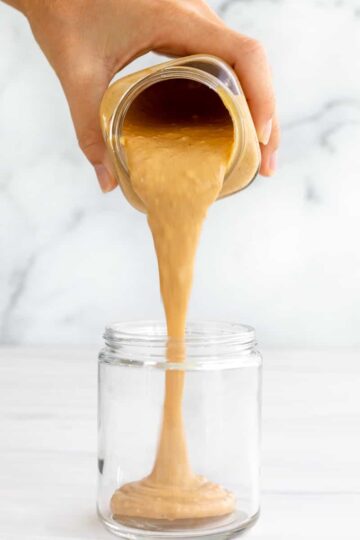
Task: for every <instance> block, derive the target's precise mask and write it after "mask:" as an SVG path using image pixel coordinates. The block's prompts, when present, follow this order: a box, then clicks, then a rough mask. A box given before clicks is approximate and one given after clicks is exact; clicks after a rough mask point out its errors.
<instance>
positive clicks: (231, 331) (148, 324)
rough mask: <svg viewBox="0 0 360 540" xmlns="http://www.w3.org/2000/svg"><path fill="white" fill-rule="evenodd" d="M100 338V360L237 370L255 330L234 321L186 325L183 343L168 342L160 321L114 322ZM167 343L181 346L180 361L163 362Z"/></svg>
mask: <svg viewBox="0 0 360 540" xmlns="http://www.w3.org/2000/svg"><path fill="white" fill-rule="evenodd" d="M103 337H104V340H105V344H106V347H105V348H104V349H102V351H101V352H100V356H99V357H100V360H103V361H105V362H107V363H117V364H122V365H124V364H126V365H136V366H138V367H139V366H140V367H141V366H153V367H158V368H161V369H177V370H179V369H180V370H189V369H190V370H192V369H219V368H220V369H222V368H224V367H239V366H243V365H245V364H246V365H248V362H249V358H248V357H249V353H250V352H252V351H254V350H256V349H255V348H256V338H255V330H254V328H252V327H251V326H248V325H244V324H240V323H234V322H218V321H192V322H189V323H188V324H187V325H186V335H185V340H184V341H182V340H178V341H177V340H173V339H171V340H169V339H168V337H167V333H166V324H165V323H164V322H161V321H156V320H143V321H128V322H115V323H112V324H109V325H107V326H106V328H105V332H104V335H103ZM169 343H170V344H171V345H174V344H175V345H176V344H177V343H178V344H181V345H183V346H184V349H183V350H185V352H184V360H183V361H181V362H170V361H168V360H167V359H166V352H167V348H168V345H169ZM252 363H253V360H252Z"/></svg>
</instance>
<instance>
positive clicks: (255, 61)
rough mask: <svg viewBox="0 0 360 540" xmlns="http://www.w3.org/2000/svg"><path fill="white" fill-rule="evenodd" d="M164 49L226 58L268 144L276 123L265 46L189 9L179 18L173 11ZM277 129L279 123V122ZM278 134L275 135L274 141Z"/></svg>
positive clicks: (167, 27) (163, 37)
mask: <svg viewBox="0 0 360 540" xmlns="http://www.w3.org/2000/svg"><path fill="white" fill-rule="evenodd" d="M170 15H171V17H170V16H169V19H168V23H167V25H165V33H163V35H162V45H161V46H160V47H161V48H162V50H165V51H170V52H172V54H196V53H207V54H214V55H216V56H219V57H220V58H223V59H224V60H225V61H227V62H228V63H229V64H230V65H231V66H232V67H233V68H234V70H235V72H236V74H237V76H238V77H239V80H240V83H241V86H242V88H243V91H244V94H245V96H246V99H247V102H248V104H249V108H250V111H251V115H252V118H253V121H254V124H255V128H256V131H257V134H258V139H259V141H260V142H261V143H262V144H263V145H267V144H268V143H269V141H270V139H271V134H272V131H273V129H274V127H273V124H274V123H275V121H276V120H275V118H274V113H275V96H274V90H273V85H272V78H271V71H270V67H269V64H268V61H267V57H266V53H265V51H264V49H263V47H262V45H261V44H260V43H259V42H258V41H256V40H253V39H250V38H248V37H246V36H243V35H241V34H238V33H237V32H234V31H233V30H231V29H229V28H227V27H225V26H224V25H223V24H221V23H217V22H216V20H214V19H209V18H208V17H201V16H199V15H198V14H197V13H194V12H190V11H189V10H187V11H186V10H184V9H183V10H182V13H181V14H180V15H179V13H177V14H176V15H177V16H176V17H175V16H174V13H172V14H171V13H170ZM276 122H277V121H276ZM276 130H277V132H278V125H276ZM277 136H278V134H275V135H274V140H276V137H277Z"/></svg>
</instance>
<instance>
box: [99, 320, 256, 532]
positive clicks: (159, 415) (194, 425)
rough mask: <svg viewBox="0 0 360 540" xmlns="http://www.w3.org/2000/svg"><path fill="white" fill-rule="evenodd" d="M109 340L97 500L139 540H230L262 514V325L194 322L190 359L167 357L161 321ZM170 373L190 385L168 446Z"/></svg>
mask: <svg viewBox="0 0 360 540" xmlns="http://www.w3.org/2000/svg"><path fill="white" fill-rule="evenodd" d="M104 337H105V343H106V346H105V348H104V349H102V351H101V352H100V355H99V451H98V475H99V482H98V501H97V505H98V513H99V516H100V519H101V520H102V521H103V522H104V524H105V526H106V527H107V528H108V529H110V530H111V531H112V532H113V533H115V534H117V535H118V536H120V537H122V538H128V539H132V540H134V539H137V538H139V539H140V538H163V539H170V538H182V539H185V538H195V537H196V538H216V539H222V538H224V539H225V538H230V537H231V536H232V534H236V533H237V532H239V531H240V530H242V529H245V528H246V527H248V526H250V525H251V524H252V523H253V522H254V521H255V520H256V517H257V515H258V512H259V436H260V433H259V431H260V428H259V418H260V388H261V356H260V353H259V352H258V350H257V349H256V344H255V334H254V330H253V329H252V328H250V327H248V326H243V325H240V324H232V323H212V322H203V323H192V324H189V325H188V327H187V332H186V343H185V352H184V353H183V358H182V360H183V361H181V362H169V361H167V348H168V346H169V345H168V343H167V337H166V329H165V326H164V325H163V324H162V323H159V322H136V323H121V324H114V325H111V326H109V327H107V329H106V331H105V336H104ZM182 350H183V351H184V348H183V349H182ZM172 358H174V355H172ZM169 378H170V379H173V381H172V382H174V381H177V382H176V387H179V388H180V387H181V403H180V410H179V411H177V412H175V413H174V411H172V412H171V414H172V419H171V418H170V423H171V422H173V421H174V418H175V421H174V425H173V424H171V425H170V428H169V429H168V431H167V434H168V438H167V439H166V441H167V442H165V443H164V429H165V428H166V422H167V415H168V411H167V409H168V408H169V407H167V406H165V409H164V392H165V385H166V384H167V383H168V381H169ZM179 385H180V386H179ZM171 388H172V389H173V388H174V386H173V385H172V387H171ZM172 391H173V390H172ZM166 411H167V412H166ZM175 424H176V425H175ZM164 426H165V428H164ZM159 440H160V441H161V442H160V443H159ZM169 441H170V442H169ZM164 444H165V446H168V448H167V449H166V448H165V453H166V450H169V452H168V457H166V459H165V461H164ZM171 444H174V445H175V446H174V448H175V452H174V451H173V449H172V447H171ZM169 445H170V446H169ZM179 446H180V447H181V448H180V450H179V448H178V447H179ZM178 451H179V454H178V455H176V456H175V458H174V454H176V453H177V452H178ZM169 456H170V457H169ZM171 456H172V457H171ZM161 459H162V463H161V464H160V465H159V462H160V460H161ZM185 461H186V463H185ZM160 466H161V474H160V473H159V469H160ZM167 468H168V470H167ZM167 473H168V474H167ZM178 473H179V474H178Z"/></svg>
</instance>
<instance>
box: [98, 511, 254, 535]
mask: <svg viewBox="0 0 360 540" xmlns="http://www.w3.org/2000/svg"><path fill="white" fill-rule="evenodd" d="M98 515H99V518H100V520H101V522H102V523H103V525H104V526H105V527H106V528H107V529H108V530H109V531H110V532H111V533H113V534H115V535H116V536H118V537H120V538H124V539H125V540H145V539H148V540H173V539H174V538H179V539H184V540H185V539H190V538H199V539H200V538H201V539H203V540H207V539H211V540H226V539H229V538H233V537H234V536H235V535H237V534H239V533H240V532H243V531H245V530H246V529H248V528H249V527H252V526H253V525H254V524H255V523H256V521H257V519H258V517H259V511H258V512H256V514H254V515H252V516H250V515H248V514H247V513H245V512H242V511H241V510H236V511H235V512H233V513H232V514H230V515H228V516H225V517H222V518H198V519H181V520H174V521H168V520H146V519H138V518H123V519H122V520H121V522H120V521H117V520H115V519H113V518H108V517H105V516H103V515H102V514H101V512H100V511H99V509H98Z"/></svg>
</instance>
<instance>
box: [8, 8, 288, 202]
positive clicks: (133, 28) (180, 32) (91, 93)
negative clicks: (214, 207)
mask: <svg viewBox="0 0 360 540" xmlns="http://www.w3.org/2000/svg"><path fill="white" fill-rule="evenodd" d="M5 1H6V3H8V4H10V5H12V6H13V7H15V8H17V9H19V10H20V11H22V12H23V13H24V15H25V16H26V17H27V18H28V20H29V23H30V26H31V29H32V31H33V34H34V36H35V38H36V40H37V42H38V44H39V45H40V47H41V49H42V50H43V52H44V54H45V55H46V57H47V59H48V61H49V62H50V64H51V65H52V67H53V68H54V70H55V72H56V73H57V75H58V77H59V79H60V82H61V84H62V87H63V89H64V92H65V95H66V98H67V101H68V103H69V107H70V111H71V115H72V119H73V122H74V126H75V130H76V134H77V138H78V141H79V145H80V148H81V149H82V151H83V152H84V154H85V155H86V157H87V158H88V160H89V161H90V162H91V163H92V165H93V166H94V167H95V170H96V173H97V176H98V179H99V183H100V187H101V189H102V190H103V191H104V192H108V191H111V190H112V189H114V188H115V187H117V182H116V180H115V177H114V175H113V172H112V168H111V165H110V160H109V158H108V156H107V152H106V147H105V144H104V141H103V138H102V134H101V129H100V123H99V106H100V102H101V99H102V97H103V95H104V92H105V90H106V88H107V87H108V85H109V83H110V81H111V79H112V78H113V77H114V75H115V74H116V73H117V72H118V71H120V70H121V69H122V68H123V67H125V66H126V65H127V64H128V63H129V62H131V61H132V60H134V59H135V58H137V57H138V56H141V55H142V54H144V53H146V52H148V51H154V52H158V53H161V54H168V55H171V56H186V55H190V54H197V53H207V54H212V55H215V56H219V57H220V58H222V59H224V60H225V61H226V62H228V63H229V64H230V65H231V66H232V67H233V69H234V70H235V72H236V74H237V76H238V78H239V80H240V82H241V85H242V87H243V90H244V93H245V96H246V98H247V101H248V104H249V107H250V110H251V114H252V117H253V120H254V123H255V127H256V130H257V134H258V138H259V141H260V143H261V144H260V146H261V153H262V163H261V169H260V173H261V174H262V175H264V176H271V175H272V174H273V173H274V171H275V169H276V150H277V148H278V145H279V139H280V130H279V123H278V119H277V115H276V105H275V97H274V91H273V86H272V80H271V72H270V68H269V65H268V61H267V58H266V53H265V51H264V49H263V47H262V45H261V44H260V43H259V42H258V41H256V40H254V39H252V38H249V37H247V36H244V35H242V34H239V33H237V32H235V31H233V30H231V29H230V28H228V27H227V26H226V25H225V24H224V22H223V21H222V20H221V19H220V18H219V17H218V16H217V15H216V13H215V12H214V11H213V10H212V9H211V8H210V7H209V6H208V5H207V4H206V2H205V1H204V0H18V1H17V0H5Z"/></svg>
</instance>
